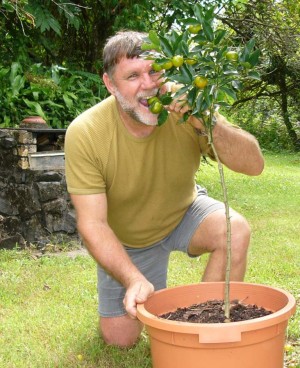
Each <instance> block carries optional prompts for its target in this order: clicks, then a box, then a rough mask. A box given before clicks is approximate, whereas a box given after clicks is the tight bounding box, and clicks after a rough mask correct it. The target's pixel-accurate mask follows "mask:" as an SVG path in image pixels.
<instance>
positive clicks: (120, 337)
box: [99, 315, 143, 348]
mask: <svg viewBox="0 0 300 368" xmlns="http://www.w3.org/2000/svg"><path fill="white" fill-rule="evenodd" d="M99 329H100V333H101V336H102V338H103V340H104V341H105V343H106V344H108V345H114V346H118V347H121V348H129V347H132V346H133V345H134V344H135V343H136V342H137V341H138V339H139V336H140V334H141V332H142V330H143V325H142V323H141V322H140V321H139V320H137V319H131V318H129V317H128V316H127V315H126V316H120V317H113V318H106V317H105V318H104V317H102V318H100V319H99Z"/></svg>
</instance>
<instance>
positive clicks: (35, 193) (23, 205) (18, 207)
mask: <svg viewBox="0 0 300 368" xmlns="http://www.w3.org/2000/svg"><path fill="white" fill-rule="evenodd" d="M58 133H59V135H57V134H58ZM58 133H57V134H56V131H55V130H51V131H50V130H49V134H48V136H49V139H46V141H47V142H49V141H51V142H53V140H55V142H54V145H53V147H55V145H57V144H56V140H57V141H58V140H61V139H62V136H63V137H64V134H61V133H62V132H61V131H59V132H58ZM45 137H47V133H45V132H43V133H42V134H41V133H39V132H38V131H27V130H23V129H0V248H13V247H15V246H16V244H18V245H19V246H20V247H23V246H25V245H29V244H34V245H36V246H38V247H43V246H45V245H46V244H48V243H52V244H58V243H62V242H63V243H66V242H70V241H73V240H75V241H78V240H79V237H78V234H77V231H76V222H75V213H74V209H73V208H72V205H71V202H70V198H69V195H68V193H67V190H66V181H65V174H64V169H63V167H62V166H61V164H57V157H54V159H53V160H52V157H53V155H52V156H51V152H49V157H48V153H47V151H46V152H44V151H43V149H42V148H41V147H39V145H38V141H39V140H44V141H45ZM41 138H43V139H41ZM59 148H60V147H56V149H59ZM39 150H41V152H43V153H42V155H40V156H41V157H40V158H41V159H42V160H45V159H46V160H47V166H45V167H47V169H46V170H45V169H40V166H39V164H38V165H36V164H35V165H34V167H31V165H30V157H31V155H36V154H37V153H38V152H39ZM60 157H62V159H63V152H62V151H61V153H60ZM37 159H38V158H36V160H37ZM41 167H43V165H42V166H41Z"/></svg>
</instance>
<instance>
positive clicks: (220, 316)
mask: <svg viewBox="0 0 300 368" xmlns="http://www.w3.org/2000/svg"><path fill="white" fill-rule="evenodd" d="M272 313H273V312H272V311H270V310H266V309H265V308H262V307H259V306H257V305H255V304H244V303H241V302H239V301H238V300H233V301H232V302H231V307H230V322H240V321H247V320H250V319H254V318H260V317H264V316H268V315H269V314H272ZM159 317H160V318H164V319H168V320H172V321H180V322H189V323H224V322H229V321H227V320H226V317H225V314H224V301H223V300H208V301H206V302H204V303H200V304H193V305H191V306H189V307H183V308H178V309H176V311H174V312H168V313H164V314H161V315H159Z"/></svg>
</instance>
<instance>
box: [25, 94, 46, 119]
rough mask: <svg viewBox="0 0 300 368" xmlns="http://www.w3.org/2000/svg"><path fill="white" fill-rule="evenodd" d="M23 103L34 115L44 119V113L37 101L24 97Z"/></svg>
mask: <svg viewBox="0 0 300 368" xmlns="http://www.w3.org/2000/svg"><path fill="white" fill-rule="evenodd" d="M24 102H25V104H26V105H27V106H28V107H29V108H30V109H31V110H32V111H33V112H34V113H36V115H38V116H41V117H42V118H43V119H46V115H45V113H44V111H43V109H42V107H41V105H40V104H39V103H38V102H33V101H29V100H27V99H26V98H24Z"/></svg>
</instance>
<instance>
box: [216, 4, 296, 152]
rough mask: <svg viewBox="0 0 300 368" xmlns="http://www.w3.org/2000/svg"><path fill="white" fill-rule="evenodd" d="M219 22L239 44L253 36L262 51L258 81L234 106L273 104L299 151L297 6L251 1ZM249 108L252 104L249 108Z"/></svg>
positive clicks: (272, 107) (224, 15)
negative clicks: (223, 24) (252, 103)
mask: <svg viewBox="0 0 300 368" xmlns="http://www.w3.org/2000/svg"><path fill="white" fill-rule="evenodd" d="M220 18H221V20H222V21H223V22H224V23H225V24H227V25H228V26H229V27H230V28H232V29H233V30H234V31H235V32H236V35H237V38H239V39H241V40H242V41H243V42H244V41H247V40H248V39H250V38H251V37H252V36H253V35H255V38H256V43H257V46H258V48H259V49H261V50H264V52H263V59H262V64H261V73H262V80H261V81H260V82H255V83H251V84H249V85H248V86H247V88H246V89H245V90H244V93H243V94H242V95H241V96H240V99H239V101H238V102H237V103H236V105H237V106H240V105H241V104H242V103H245V102H247V101H251V100H256V101H257V100H258V99H260V100H261V99H263V100H264V101H265V104H266V105H268V107H267V106H266V108H269V109H270V110H273V109H274V106H275V105H277V106H278V108H279V110H278V112H279V115H281V119H282V122H283V123H284V125H285V127H286V130H287V133H288V135H289V138H290V141H291V142H292V145H293V147H294V149H295V150H297V151H300V138H299V134H298V135H297V129H298V124H299V123H298V120H299V109H300V105H299V102H300V101H299V97H300V95H299V87H300V62H299V52H300V37H299V34H300V3H299V2H291V1H286V0H282V1H275V0H259V1H258V0H252V1H248V2H246V3H244V4H243V5H242V6H241V5H240V4H237V5H236V6H234V7H230V8H229V9H228V12H227V13H226V14H222V15H221V16H220ZM252 108H253V105H252Z"/></svg>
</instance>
